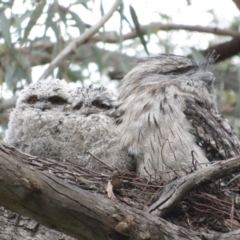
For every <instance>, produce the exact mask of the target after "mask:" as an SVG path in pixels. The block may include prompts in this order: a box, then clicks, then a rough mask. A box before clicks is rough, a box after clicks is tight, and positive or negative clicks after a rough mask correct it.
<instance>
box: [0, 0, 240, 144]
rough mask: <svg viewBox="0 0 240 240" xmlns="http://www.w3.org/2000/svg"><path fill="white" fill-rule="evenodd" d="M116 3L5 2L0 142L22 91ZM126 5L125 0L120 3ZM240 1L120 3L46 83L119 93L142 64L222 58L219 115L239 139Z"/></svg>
mask: <svg viewBox="0 0 240 240" xmlns="http://www.w3.org/2000/svg"><path fill="white" fill-rule="evenodd" d="M114 2H115V1H113V0H69V1H65V0H29V1H28V0H25V1H24V0H15V1H14V0H5V1H0V139H2V138H3V137H4V132H5V130H6V128H7V122H8V115H9V112H10V111H11V109H12V108H13V107H14V105H15V101H16V98H17V95H18V93H19V91H20V90H21V89H22V88H24V86H26V85H27V84H29V83H31V82H32V81H37V80H38V78H39V77H40V76H41V75H42V73H43V72H44V71H45V70H46V68H47V67H48V66H49V63H51V62H52V61H53V59H54V58H55V57H56V56H57V55H58V54H59V53H60V52H61V51H62V50H63V49H64V48H65V47H66V46H68V44H69V43H71V42H72V41H74V39H76V38H78V37H81V35H82V34H83V33H84V32H86V31H88V30H89V29H90V28H91V27H92V26H94V25H95V24H96V23H98V22H99V21H100V19H101V18H102V17H103V16H104V15H105V14H106V13H107V12H108V11H109V9H111V7H112V6H113V4H114ZM119 2H121V1H119ZM239 13H240V0H221V1H219V0H208V1H204V0H202V1H198V0H168V1H165V0H157V1H156V0H123V1H122V2H121V3H120V5H119V7H118V8H117V10H116V11H115V12H114V13H113V15H112V16H111V18H110V19H109V20H108V21H107V22H106V23H105V25H104V26H103V27H101V28H99V29H98V32H97V33H96V34H95V35H94V36H92V37H90V38H88V39H87V40H86V41H84V43H83V44H81V45H79V46H77V47H76V48H74V49H72V51H70V53H69V54H68V56H67V57H66V58H65V59H63V61H61V62H60V64H58V66H57V67H56V68H55V69H54V71H53V73H52V75H50V76H49V77H54V78H60V79H66V80H67V81H68V82H72V83H73V84H77V85H80V84H91V83H94V84H103V85H105V86H108V87H109V88H113V89H117V88H118V86H119V84H120V81H121V78H122V77H123V76H124V74H126V72H127V71H128V70H129V69H131V67H132V66H133V65H134V64H135V63H136V61H137V60H138V59H139V58H142V57H146V56H157V55H159V54H163V53H170V54H178V55H184V56H189V57H191V58H194V59H195V60H196V61H198V62H201V61H204V57H206V56H208V55H209V54H210V53H211V52H212V51H213V50H214V51H215V53H216V54H218V55H219V57H218V58H217V60H216V62H215V63H214V64H213V65H212V66H211V70H212V71H213V72H214V74H215V75H216V83H215V84H216V92H217V100H218V104H219V109H220V112H221V113H222V114H223V115H225V116H226V117H227V118H228V119H229V121H230V122H231V124H232V125H233V126H234V128H235V129H236V131H237V132H238V134H240V121H239V120H240V94H239V86H240V64H239V63H240V57H239V56H240V55H239V53H240V31H239V30H240V26H239V23H240V18H239V16H240V14H239Z"/></svg>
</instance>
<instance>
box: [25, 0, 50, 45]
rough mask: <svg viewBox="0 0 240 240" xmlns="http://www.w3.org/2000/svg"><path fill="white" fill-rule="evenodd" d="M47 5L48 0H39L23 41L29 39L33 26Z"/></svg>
mask: <svg viewBox="0 0 240 240" xmlns="http://www.w3.org/2000/svg"><path fill="white" fill-rule="evenodd" d="M45 5H46V0H41V1H39V2H38V4H37V6H36V8H35V9H34V10H33V11H32V14H31V17H30V20H29V22H28V24H27V27H26V29H25V32H24V36H23V41H22V42H23V43H24V42H26V41H27V38H28V36H29V34H30V32H31V30H32V28H33V27H34V26H35V25H36V23H37V21H38V19H39V18H40V17H41V15H42V13H43V8H44V7H45Z"/></svg>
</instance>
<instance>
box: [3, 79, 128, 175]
mask: <svg viewBox="0 0 240 240" xmlns="http://www.w3.org/2000/svg"><path fill="white" fill-rule="evenodd" d="M116 99H117V96H116V94H114V93H113V92H111V91H109V90H108V89H106V88H104V87H94V86H92V85H91V86H84V87H80V88H77V89H71V88H70V86H69V84H67V83H66V82H65V81H64V80H58V79H51V80H41V81H39V82H37V83H34V84H31V85H29V86H28V87H27V88H25V89H24V90H23V91H22V92H21V93H20V95H19V98H18V101H17V104H16V108H15V109H14V111H13V112H12V113H11V115H10V121H9V129H8V131H7V134H6V138H5V139H4V140H5V141H6V142H7V143H9V144H11V145H13V146H15V147H16V148H18V149H19V150H21V151H23V152H26V153H29V154H32V155H36V156H43V157H48V158H54V159H59V160H60V161H64V160H66V159H68V160H70V161H72V162H75V163H79V164H81V165H83V166H85V167H87V168H90V169H93V170H96V171H103V168H102V166H101V164H99V162H98V161H96V159H95V158H94V157H92V156H91V155H90V154H89V153H87V152H90V153H91V154H92V155H94V156H96V157H98V158H100V159H101V160H102V161H103V162H104V163H106V164H107V165H109V166H111V167H113V168H114V167H117V168H120V169H125V168H126V167H127V168H129V169H131V168H132V167H131V166H130V165H131V164H132V162H131V161H130V160H131V158H129V157H128V155H127V151H124V150H123V149H120V147H119V146H120V145H119V144H118V142H119V140H118V137H117V129H116V127H115V119H114V118H113V115H114V113H115V112H116V109H115V105H114V103H115V102H116ZM128 159H129V160H128ZM127 164H128V165H127Z"/></svg>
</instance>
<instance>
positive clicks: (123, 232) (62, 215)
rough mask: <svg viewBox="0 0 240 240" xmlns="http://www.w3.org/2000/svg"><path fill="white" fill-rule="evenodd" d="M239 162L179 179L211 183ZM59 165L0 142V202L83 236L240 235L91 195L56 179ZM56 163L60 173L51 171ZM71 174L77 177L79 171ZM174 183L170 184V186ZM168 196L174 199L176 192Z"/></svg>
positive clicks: (176, 186)
mask: <svg viewBox="0 0 240 240" xmlns="http://www.w3.org/2000/svg"><path fill="white" fill-rule="evenodd" d="M238 162H239V158H234V159H231V160H226V161H223V162H222V163H217V164H214V165H211V166H209V167H207V168H206V172H205V173H207V175H206V176H205V175H204V181H203V180H200V179H199V177H200V176H202V174H203V172H204V171H202V170H201V171H199V172H196V175H194V174H193V175H189V177H183V178H182V179H180V180H179V181H181V182H182V183H183V185H184V184H189V182H190V181H192V183H191V184H189V186H190V187H191V188H193V187H194V185H195V186H198V185H199V183H200V182H202V183H203V182H204V183H205V184H206V183H208V182H209V181H211V180H212V179H210V177H213V179H214V178H215V179H216V178H218V177H219V176H223V175H224V174H226V173H227V174H230V173H232V172H234V171H237V170H239V165H240V163H238ZM26 163H28V164H26ZM43 163H44V164H43ZM58 164H59V163H58V161H56V160H50V159H41V158H39V157H34V156H31V155H27V154H23V153H21V152H19V151H17V150H16V149H15V148H12V147H9V146H8V145H5V144H0V176H1V178H0V205H2V206H4V207H6V208H9V209H11V210H12V211H15V212H18V213H20V214H23V215H26V216H29V217H31V218H33V219H35V220H36V221H38V222H40V223H42V224H44V225H46V226H48V227H50V228H54V229H56V230H59V231H62V232H64V233H66V234H68V235H71V236H73V237H78V238H80V239H139V240H140V239H171V240H172V239H173V240H174V239H203V237H204V239H216V237H218V238H217V239H227V237H229V236H232V237H234V236H236V237H237V236H238V234H239V230H237V231H235V232H231V233H227V234H208V233H197V232H193V231H191V230H187V229H184V228H182V227H178V226H176V225H174V224H171V223H169V222H167V221H165V220H163V219H160V218H158V217H156V216H154V215H153V214H151V213H147V212H144V211H141V210H137V209H135V208H134V207H128V206H127V205H126V204H123V203H121V202H119V201H112V200H109V199H108V198H107V197H106V195H105V196H104V195H101V194H97V193H94V194H92V193H91V192H89V191H86V190H82V189H80V188H78V187H76V185H77V184H76V183H75V184H74V182H73V184H69V183H67V182H66V181H63V180H62V179H60V178H57V177H56V176H57V174H58V173H59V170H58V168H57V165H58ZM60 165H61V166H62V167H64V168H65V169H66V170H65V172H70V173H71V170H70V171H69V170H68V165H66V164H65V163H60ZM34 166H35V167H34ZM48 166H49V167H48ZM54 166H56V170H55V171H52V170H50V169H48V168H52V167H53V168H55V167H54ZM37 169H39V170H41V171H39V170H37ZM214 171H215V172H214ZM50 173H51V174H50ZM72 174H74V175H75V173H74V172H73V173H72ZM54 175H55V176H54ZM190 179H191V180H190ZM72 181H73V180H72ZM76 181H77V180H76ZM174 183H175V182H174ZM178 183H179V182H178ZM74 185H75V186H74ZM173 185H174V184H173ZM173 185H172V184H171V183H170V184H169V186H170V187H169V188H168V189H172V188H173ZM174 186H175V188H177V189H178V188H179V189H180V191H178V190H177V191H175V195H178V197H179V198H182V197H184V193H183V192H182V191H181V188H183V189H185V190H186V188H185V187H184V186H183V187H182V186H181V184H177V185H176V184H175V185H174ZM188 190H189V188H187V191H188ZM165 193H166V192H165ZM179 193H180V194H179ZM166 194H168V193H166ZM180 195H181V196H180ZM168 197H169V198H173V199H174V196H173V197H172V196H168ZM155 207H156V206H155ZM155 207H154V208H155ZM232 239H234V238H232ZM236 239H237V238H236Z"/></svg>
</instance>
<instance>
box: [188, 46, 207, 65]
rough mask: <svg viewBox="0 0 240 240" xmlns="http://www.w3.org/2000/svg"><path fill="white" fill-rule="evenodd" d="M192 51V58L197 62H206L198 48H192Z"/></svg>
mask: <svg viewBox="0 0 240 240" xmlns="http://www.w3.org/2000/svg"><path fill="white" fill-rule="evenodd" d="M190 49H191V51H192V56H193V59H194V60H195V61H197V62H203V61H205V57H204V56H203V55H202V53H201V52H200V51H198V50H197V49H196V48H194V47H190Z"/></svg>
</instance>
